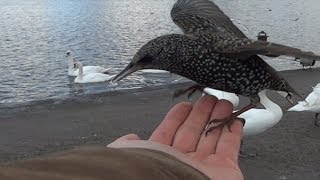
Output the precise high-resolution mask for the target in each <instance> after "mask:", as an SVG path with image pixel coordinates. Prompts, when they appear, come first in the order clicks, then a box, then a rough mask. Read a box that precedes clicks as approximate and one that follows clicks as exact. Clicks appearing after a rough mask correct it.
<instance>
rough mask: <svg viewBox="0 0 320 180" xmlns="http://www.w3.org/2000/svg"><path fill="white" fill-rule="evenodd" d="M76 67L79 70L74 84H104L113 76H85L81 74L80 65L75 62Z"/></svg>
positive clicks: (81, 68) (81, 67) (95, 74)
mask: <svg viewBox="0 0 320 180" xmlns="http://www.w3.org/2000/svg"><path fill="white" fill-rule="evenodd" d="M76 65H77V66H78V68H79V74H78V75H77V77H76V78H75V79H74V82H75V83H95V82H105V81H109V80H111V79H112V77H113V76H110V75H108V74H103V73H90V74H87V75H84V74H83V66H82V63H80V62H77V63H76Z"/></svg>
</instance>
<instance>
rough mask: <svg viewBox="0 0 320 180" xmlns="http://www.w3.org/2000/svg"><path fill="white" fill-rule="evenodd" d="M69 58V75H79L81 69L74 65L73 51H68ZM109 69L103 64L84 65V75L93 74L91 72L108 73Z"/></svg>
mask: <svg viewBox="0 0 320 180" xmlns="http://www.w3.org/2000/svg"><path fill="white" fill-rule="evenodd" d="M67 58H68V60H69V68H68V75H69V76H77V75H78V74H79V69H78V68H76V67H74V65H75V61H74V58H73V57H72V55H71V52H70V51H68V52H67ZM108 70H110V68H109V69H106V68H104V67H101V66H83V75H87V74H91V73H108Z"/></svg>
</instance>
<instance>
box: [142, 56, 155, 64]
mask: <svg viewBox="0 0 320 180" xmlns="http://www.w3.org/2000/svg"><path fill="white" fill-rule="evenodd" d="M152 60H153V58H152V57H151V56H145V57H143V58H142V59H140V60H139V62H140V63H152Z"/></svg>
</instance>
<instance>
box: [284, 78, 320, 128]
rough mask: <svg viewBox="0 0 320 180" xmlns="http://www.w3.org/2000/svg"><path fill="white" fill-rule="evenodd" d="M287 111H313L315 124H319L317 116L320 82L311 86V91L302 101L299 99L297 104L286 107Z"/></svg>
mask: <svg viewBox="0 0 320 180" xmlns="http://www.w3.org/2000/svg"><path fill="white" fill-rule="evenodd" d="M288 111H310V112H315V113H316V116H315V125H317V126H319V124H318V122H317V116H318V115H319V113H320V83H319V84H317V85H316V87H314V88H313V91H312V92H311V93H310V94H309V95H308V96H307V97H306V99H305V100H304V101H299V102H298V104H297V105H295V106H293V107H291V108H290V109H288Z"/></svg>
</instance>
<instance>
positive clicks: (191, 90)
mask: <svg viewBox="0 0 320 180" xmlns="http://www.w3.org/2000/svg"><path fill="white" fill-rule="evenodd" d="M203 89H204V87H202V86H201V85H198V84H196V85H192V86H190V87H187V88H184V89H178V90H176V91H175V92H174V93H173V96H172V99H173V100H174V99H175V98H177V97H180V96H181V95H183V94H186V93H188V99H190V98H191V96H192V95H193V94H194V93H195V92H196V91H201V92H202V91H203Z"/></svg>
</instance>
